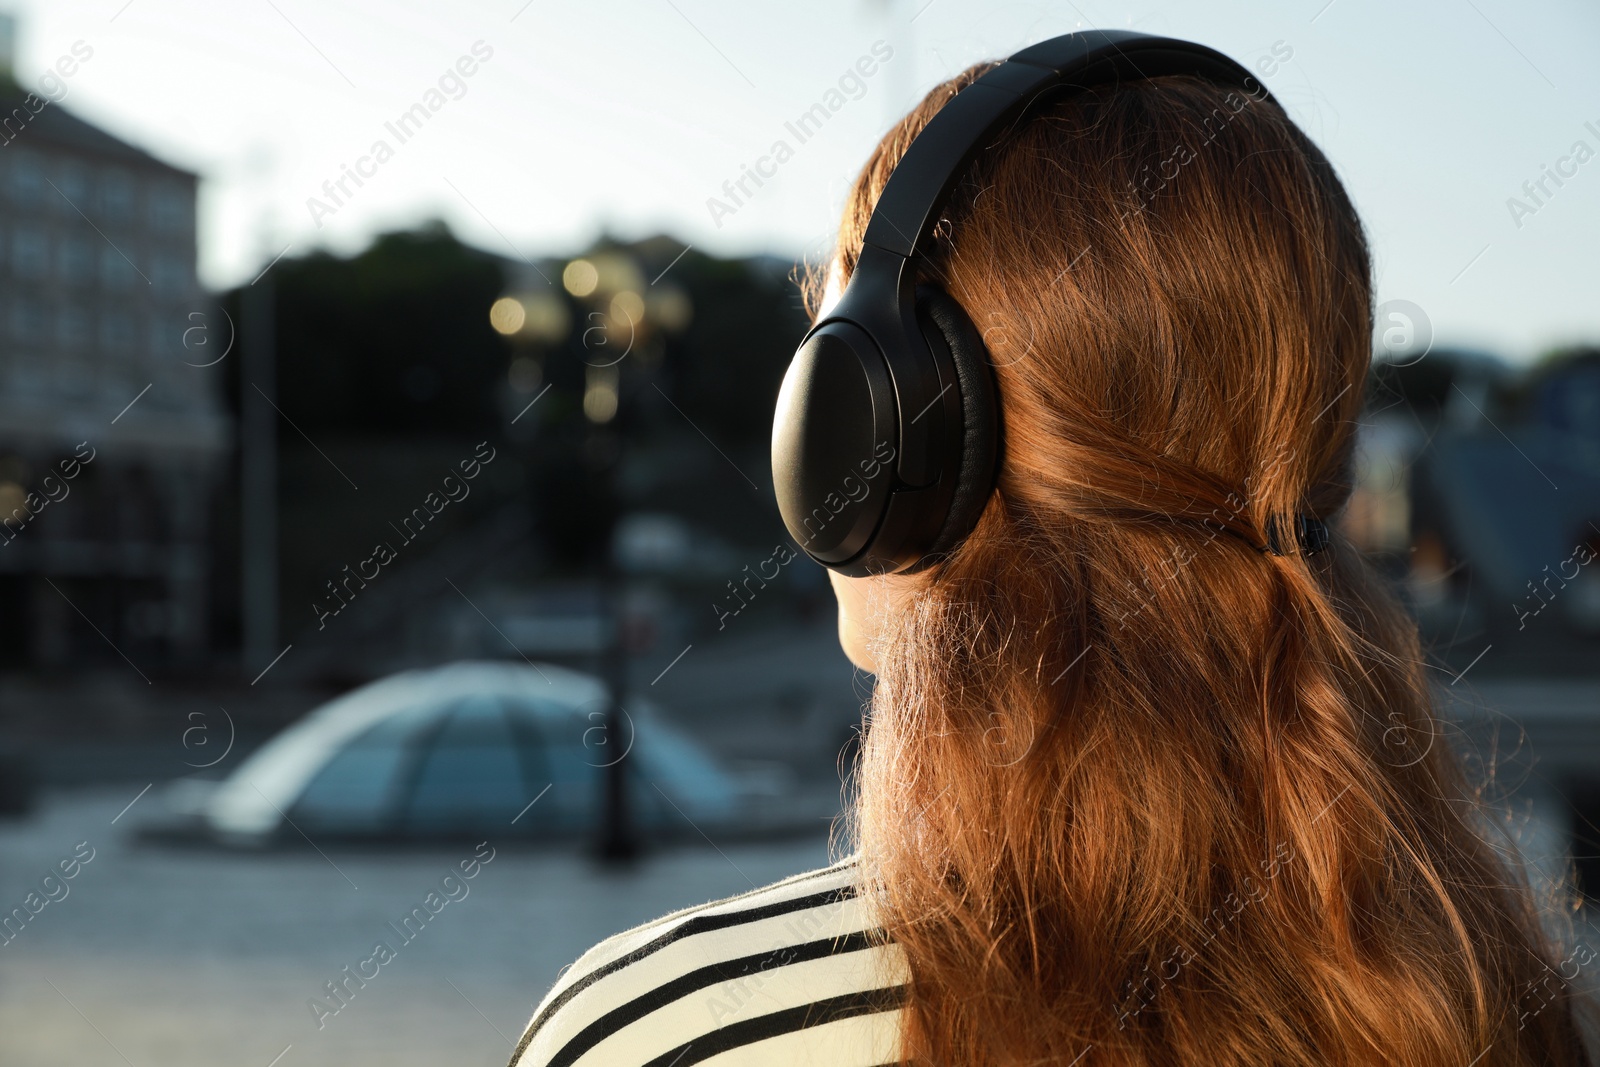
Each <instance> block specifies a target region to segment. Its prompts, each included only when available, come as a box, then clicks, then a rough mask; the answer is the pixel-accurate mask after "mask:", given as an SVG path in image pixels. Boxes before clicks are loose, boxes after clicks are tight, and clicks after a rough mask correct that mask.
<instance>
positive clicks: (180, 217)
mask: <svg viewBox="0 0 1600 1067" xmlns="http://www.w3.org/2000/svg"><path fill="white" fill-rule="evenodd" d="M193 221H194V209H193V208H192V207H191V206H190V203H189V194H188V192H187V191H186V190H185V189H183V188H182V187H180V186H177V185H172V184H168V183H162V184H161V185H158V186H156V187H155V189H153V190H151V193H150V225H152V226H154V227H155V228H156V229H158V230H160V231H162V232H164V233H182V232H183V231H184V230H187V229H188V228H189V226H190V224H191V223H192V222H193Z"/></svg>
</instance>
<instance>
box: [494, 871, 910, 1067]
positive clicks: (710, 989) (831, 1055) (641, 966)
mask: <svg viewBox="0 0 1600 1067" xmlns="http://www.w3.org/2000/svg"><path fill="white" fill-rule="evenodd" d="M905 981H906V972H905V964H904V957H903V955H902V954H901V953H900V950H899V947H898V946H897V945H894V944H892V943H889V942H888V941H887V939H886V938H885V936H884V934H883V931H882V930H881V929H879V928H878V927H877V926H876V925H875V923H874V922H873V920H872V917H871V915H870V914H869V912H868V909H867V908H866V907H865V902H864V901H863V900H862V898H861V896H860V889H859V886H858V883H857V867H856V862H855V859H854V858H853V857H852V858H850V859H846V860H844V861H842V862H840V863H836V864H834V865H832V866H829V867H823V868H819V869H818V870H814V871H807V872H805V873H803V874H798V875H795V876H794V877H792V878H785V879H783V880H782V881H779V882H774V883H772V884H771V885H767V886H762V887H760V888H758V889H753V890H751V891H749V892H747V893H740V894H739V895H737V896H732V897H727V898H725V899H723V900H716V901H712V902H710V903H708V904H701V905H697V906H695V907H692V908H685V909H683V910H681V911H675V912H672V913H671V914H668V915H664V916H662V917H661V918H659V919H656V920H654V921H652V922H648V923H645V924H644V925H642V926H637V927H634V928H633V929H631V930H627V931H624V932H623V933H620V934H617V935H616V936H614V937H610V938H607V939H606V940H604V941H602V942H601V943H600V944H598V945H596V946H595V947H594V948H592V949H590V950H589V951H588V952H586V953H584V954H583V956H581V957H580V958H579V959H578V961H577V962H576V963H574V964H573V965H572V966H571V967H570V968H568V969H567V971H566V972H565V973H564V974H563V975H562V977H561V979H560V980H559V981H558V982H557V983H556V985H555V987H554V988H553V989H551V990H550V992H549V993H548V994H547V995H546V996H545V998H544V1000H543V1001H542V1002H541V1003H540V1005H539V1007H538V1009H537V1010H536V1011H535V1012H534V1016H533V1020H532V1021H531V1022H530V1023H529V1024H528V1027H527V1029H526V1031H524V1033H523V1035H522V1040H521V1042H520V1043H519V1044H518V1046H517V1052H516V1054H515V1055H514V1056H513V1057H512V1064H513V1067H571V1065H579V1067H595V1065H599V1064H605V1065H606V1067H635V1065H638V1067H644V1065H646V1064H655V1065H659V1067H668V1065H672V1067H689V1065H690V1064H694V1063H700V1062H702V1061H705V1060H709V1059H712V1058H713V1057H715V1062H716V1064H717V1065H718V1067H725V1065H727V1067H731V1065H733V1064H737V1063H760V1064H765V1065H776V1064H801V1063H806V1064H810V1063H815V1064H828V1065H830V1067H851V1065H856V1067H869V1065H875V1064H881V1063H888V1062H892V1061H893V1060H894V1059H895V1058H896V1057H895V1046H896V1044H897V1043H898V1035H899V1020H900V1013H899V1008H900V1004H901V1001H902V999H903V996H904V984H905Z"/></svg>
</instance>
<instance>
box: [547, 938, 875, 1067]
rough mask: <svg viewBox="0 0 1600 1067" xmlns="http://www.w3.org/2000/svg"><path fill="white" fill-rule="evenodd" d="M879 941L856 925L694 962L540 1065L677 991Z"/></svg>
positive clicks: (564, 1059)
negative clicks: (844, 931)
mask: <svg viewBox="0 0 1600 1067" xmlns="http://www.w3.org/2000/svg"><path fill="white" fill-rule="evenodd" d="M883 943H884V941H883V931H882V930H862V931H860V932H858V933H852V934H843V935H841V936H838V937H827V938H821V939H819V940H816V941H807V942H804V943H803V944H798V945H787V946H782V947H779V948H776V949H769V950H768V951H766V952H756V953H752V954H751V955H748V956H740V957H737V958H735V959H730V960H723V961H721V962H719V963H713V964H709V965H707V966H705V967H700V968H697V969H696V970H693V971H690V972H689V973H687V974H685V975H683V976H682V977H679V978H674V979H673V980H672V981H670V982H666V983H663V984H662V985H659V986H656V987H655V988H654V989H652V990H650V991H649V992H648V993H644V994H642V995H640V996H638V997H636V998H634V999H633V1000H630V1001H628V1002H627V1003H626V1004H623V1005H622V1006H620V1007H617V1008H613V1009H612V1010H611V1011H608V1012H606V1013H605V1014H604V1015H602V1016H600V1017H599V1018H598V1019H596V1020H595V1021H594V1022H592V1023H590V1024H589V1025H588V1026H585V1027H584V1028H583V1029H582V1030H579V1031H578V1032H577V1033H576V1034H574V1035H573V1036H572V1038H571V1040H569V1041H568V1042H567V1043H566V1044H565V1045H562V1046H561V1049H560V1051H558V1052H557V1053H556V1054H555V1055H554V1056H552V1057H551V1058H550V1061H549V1063H548V1064H546V1065H545V1067H568V1065H569V1064H572V1063H575V1062H577V1060H578V1058H579V1057H580V1056H582V1055H583V1054H584V1053H585V1052H588V1051H589V1050H590V1049H591V1048H593V1047H594V1046H595V1045H598V1044H599V1043H600V1042H602V1041H604V1040H605V1039H606V1038H608V1037H610V1036H611V1035H612V1034H614V1033H616V1032H617V1031H619V1030H621V1029H622V1028H623V1027H625V1026H627V1025H628V1024H630V1023H634V1022H637V1021H638V1020H640V1019H642V1018H644V1017H645V1016H646V1015H649V1014H650V1013H651V1012H653V1011H655V1010H656V1009H657V1008H661V1007H664V1006H666V1005H667V1004H670V1003H672V1002H673V1001H674V1000H677V999H678V998H680V997H686V996H688V995H689V994H691V993H695V992H698V991H699V990H702V989H707V988H710V987H711V986H714V985H716V984H717V983H718V982H732V981H737V980H738V979H740V978H747V977H750V976H751V975H752V974H775V973H777V972H778V971H779V970H781V969H782V968H783V967H786V966H788V965H789V964H793V963H803V962H805V961H807V960H817V959H822V958H824V957H827V956H840V955H843V954H845V953H847V952H860V951H861V950H863V949H867V948H872V947H873V946H875V945H879V944H883Z"/></svg>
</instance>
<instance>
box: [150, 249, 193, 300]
mask: <svg viewBox="0 0 1600 1067" xmlns="http://www.w3.org/2000/svg"><path fill="white" fill-rule="evenodd" d="M150 281H151V284H153V285H154V286H155V290H156V292H158V293H161V294H163V295H168V296H171V295H178V294H182V293H185V292H187V291H188V289H189V271H188V269H187V266H186V264H185V263H184V261H183V260H182V259H181V258H180V257H178V256H168V255H158V256H156V257H155V258H154V259H153V260H151V262H150Z"/></svg>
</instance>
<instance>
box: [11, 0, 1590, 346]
mask: <svg viewBox="0 0 1600 1067" xmlns="http://www.w3.org/2000/svg"><path fill="white" fill-rule="evenodd" d="M0 10H7V11H9V12H10V13H12V14H13V15H15V16H16V18H17V19H18V23H19V25H18V43H17V61H16V73H17V76H18V80H19V81H21V82H23V83H24V84H28V85H36V84H37V82H38V79H39V77H40V76H41V75H42V74H43V73H44V72H45V71H46V70H47V69H48V68H50V67H52V66H54V65H55V64H56V63H57V61H58V59H59V58H60V57H62V56H66V55H70V54H72V51H73V48H74V46H75V45H76V46H78V48H79V51H80V53H81V52H82V51H83V49H84V48H85V47H87V48H88V49H90V50H92V56H91V57H90V58H89V59H87V60H85V61H83V62H82V63H80V64H79V65H78V66H77V68H76V70H75V71H74V73H73V74H72V75H71V76H70V77H69V78H66V79H64V84H65V86H66V95H65V96H64V97H63V98H62V100H61V106H63V107H65V108H67V109H68V110H70V111H73V112H74V113H76V114H77V115H79V116H80V117H82V118H84V119H87V120H89V121H91V122H94V123H96V124H98V125H100V126H102V127H103V128H105V129H107V130H109V131H111V132H112V133H114V134H116V135H118V136H120V137H122V138H123V139H125V140H128V141H130V142H132V143H134V144H136V145H138V146H140V147H142V148H144V149H146V150H148V151H150V152H152V153H153V154H155V155H156V156H158V157H160V158H161V159H164V160H166V161H167V162H169V163H172V164H175V165H177V166H181V167H184V168H186V169H190V170H193V171H195V172H197V173H198V174H200V175H201V177H202V185H201V201H200V208H199V210H200V225H199V241H200V250H199V269H200V277H201V280H202V282H203V283H205V284H207V285H209V286H212V287H226V286H231V285H235V284H238V283H239V282H241V281H248V280H249V279H250V278H252V277H253V276H255V275H256V273H257V272H258V271H259V270H260V269H261V268H262V267H263V266H265V265H266V263H268V262H269V261H270V260H271V259H272V258H273V257H274V256H275V255H278V254H280V253H284V252H285V250H287V252H286V254H287V255H290V256H298V255H302V254H304V253H306V252H308V251H311V250H312V249H315V248H319V247H320V248H328V249H332V250H335V251H339V252H351V251H355V250H358V249H359V248H361V247H363V246H364V245H365V244H366V243H367V242H368V241H370V240H371V238H372V237H373V235H375V234H377V233H381V232H384V231H386V230H390V229H396V228H405V227H410V226H414V225H416V224H418V223H419V222H421V221H423V220H426V219H430V218H443V219H444V220H445V221H446V222H448V223H449V225H450V226H451V228H452V229H453V230H454V231H455V232H456V233H457V234H458V235H460V236H461V237H462V238H463V239H465V240H467V241H469V242H471V243H473V244H475V245H478V246H480V247H483V248H485V249H489V250H491V251H496V252H499V253H502V254H505V255H519V256H544V255H573V254H577V253H578V252H580V251H582V250H583V249H584V248H585V247H586V246H587V245H589V244H590V243H591V242H593V241H594V240H595V239H596V238H597V237H598V236H600V235H601V234H602V233H605V234H611V235H614V236H618V237H622V238H635V237H642V236H646V235H649V234H654V233H667V234H670V235H672V236H674V237H676V238H678V239H679V240H681V241H683V242H684V243H685V244H686V245H689V246H693V247H694V248H697V249H700V250H702V251H705V252H709V253H715V254H726V255H737V254H748V253H756V252H767V253H775V254H778V255H784V256H802V255H804V256H811V257H818V256H821V255H822V254H824V253H825V252H826V250H827V249H828V247H829V245H830V242H831V239H832V234H833V230H834V226H835V224H836V220H837V213H838V211H839V208H840V206H841V204H842V202H843V197H844V193H845V191H846V189H847V188H848V184H849V182H850V180H851V179H852V178H853V176H854V174H855V172H856V171H857V169H858V168H859V167H860V165H861V163H862V161H863V160H864V159H865V157H866V155H867V153H868V152H869V150H870V149H871V147H872V146H873V144H874V143H876V141H877V138H878V137H879V136H880V135H881V134H882V132H883V131H884V130H885V129H886V128H887V127H888V125H889V124H890V123H891V122H892V121H893V120H894V119H896V118H897V117H898V116H899V115H901V114H902V113H903V112H904V111H905V110H906V109H907V108H908V107H909V106H910V105H911V104H912V103H913V102H914V101H915V100H916V99H918V98H919V97H920V96H921V95H922V94H923V93H925V92H926V91H927V90H928V89H929V88H931V87H932V86H933V85H934V84H936V83H937V82H938V81H940V80H942V79H943V78H946V77H948V76H950V75H952V74H954V73H956V72H957V71H959V70H961V69H962V68H963V67H965V66H966V65H968V64H970V63H972V62H975V61H978V60H980V59H988V58H994V57H1000V56H1004V55H1006V54H1008V53H1010V52H1013V51H1016V50H1017V49H1019V48H1022V47H1025V46H1026V45H1028V44H1030V43H1033V42H1035V41H1038V40H1041V39H1044V38H1046V37H1050V36H1053V35H1055V34H1059V33H1064V32H1068V31H1071V30H1074V29H1082V28H1088V27H1099V28H1127V29H1135V30H1141V31H1145V32H1151V33H1159V34H1165V35H1169V36H1175V37H1183V38H1188V39H1192V40H1197V41H1200V42H1203V43H1205V44H1208V45H1210V46H1212V47H1214V48H1218V49H1220V50H1222V51H1224V52H1226V53H1228V54H1230V55H1232V56H1233V57H1234V58H1236V59H1238V60H1239V61H1241V62H1243V63H1245V64H1246V65H1249V66H1251V67H1254V68H1256V69H1258V70H1260V71H1261V72H1262V80H1263V82H1264V83H1265V84H1266V86H1267V88H1268V89H1269V90H1270V91H1271V92H1272V93H1273V94H1274V96H1275V97H1276V98H1277V99H1278V101H1279V102H1280V103H1282V104H1283V105H1284V107H1285V108H1286V109H1287V110H1288V112H1289V114H1290V115H1291V116H1292V117H1293V118H1294V119H1295V120H1296V121H1297V122H1299V123H1300V124H1301V125H1302V126H1303V127H1304V128H1305V129H1306V130H1307V132H1308V133H1310V135H1311V136H1312V137H1313V138H1314V139H1315V140H1316V141H1317V142H1318V144H1320V145H1321V146H1322V148H1323V150H1324V151H1325V152H1326V153H1327V155H1328V156H1329V157H1330V159H1331V160H1332V161H1333V163H1334V165H1335V167H1336V168H1337V169H1338V171H1339V173H1340V175H1341V177H1342V178H1343V180H1344V182H1345V184H1346V186H1347V187H1348V188H1349V190H1350V192H1351V195H1352V197H1353V198H1354V200H1355V203H1356V206H1357V208H1358V210H1359V211H1360V212H1361V214H1362V217H1363V219H1364V221H1365V224H1366V226H1367V228H1368V232H1369V235H1370V237H1371V240H1372V245H1373V251H1374V259H1375V271H1376V283H1377V299H1378V301H1379V302H1380V310H1383V311H1384V312H1385V323H1384V324H1385V325H1386V326H1388V327H1393V328H1394V329H1395V330H1397V331H1399V332H1396V333H1395V334H1393V335H1392V336H1393V338H1394V339H1396V340H1402V341H1403V340H1405V339H1406V337H1407V334H1406V333H1405V331H1406V329H1407V328H1408V327H1409V328H1412V329H1413V330H1414V333H1413V334H1412V335H1411V336H1414V337H1415V338H1417V339H1419V340H1418V341H1416V342H1414V343H1421V339H1425V338H1431V340H1432V343H1433V344H1435V345H1464V346H1471V347H1477V348H1482V349H1485V350H1488V351H1491V352H1495V353H1497V354H1499V355H1502V356H1504V357H1506V358H1508V359H1511V360H1513V361H1517V362H1525V361H1528V360H1530V359H1533V358H1535V357H1536V356H1537V355H1538V354H1539V353H1541V352H1544V351H1547V350H1548V349H1550V348H1551V347H1553V346H1557V345H1562V344H1570V343H1574V342H1583V341H1589V342H1597V343H1600V299H1597V294H1600V255H1597V251H1596V250H1597V249H1600V64H1596V63H1595V62H1594V59H1593V56H1594V53H1595V50H1596V47H1597V45H1600V5H1595V4H1593V3H1591V2H1588V0H1545V2H1540V3H1537V5H1534V4H1528V3H1523V2H1519V0H1409V2H1407V3H1404V4H1397V3H1385V4H1377V3H1372V2H1370V0H1331V2H1329V0H1274V2H1265V0H1263V2H1259V3H1250V2H1244V0H1239V2H1227V3H1224V2H1208V3H1205V4H1199V3H1187V4H1179V3H1153V2H1149V3H1147V2H1110V0H1107V2H1093V0H1077V2H1062V3H1055V2H1043V0H1039V2H1030V3H1020V2H1018V3H1008V2H1004V0H931V2H930V0H875V2H863V0H810V2H808V3H806V4H778V3H767V4H755V3H749V2H744V3H732V2H722V0H615V2H612V0H605V2H599V3H594V4H585V5H576V4H571V3H559V4H558V3H554V2H551V0H453V2H443V0H440V2H433V3H422V2H400V0H388V2H378V0H227V2H226V3H219V2H217V0H0ZM80 42H81V44H80ZM875 49H876V51H875ZM862 57H871V59H870V61H869V62H868V63H866V64H865V66H864V67H863V68H862V69H871V70H872V73H871V75H870V76H865V77H858V78H856V79H854V80H851V79H850V78H849V77H848V76H847V75H848V74H849V72H851V70H852V68H855V67H856V64H857V63H858V61H860V60H861V59H862ZM469 70H470V71H471V73H470V74H467V73H464V72H466V71H469ZM842 76H846V79H845V82H844V84H843V86H842V89H843V91H844V93H845V103H844V105H843V106H842V107H840V108H839V109H838V111H837V112H836V113H834V114H833V116H832V117H831V118H830V119H829V121H828V122H827V123H826V124H825V125H824V126H823V128H822V129H820V130H818V131H816V132H815V133H814V134H813V135H812V136H811V137H809V138H808V139H807V140H806V141H805V143H803V144H797V143H796V139H795V138H794V137H793V136H792V135H791V134H788V133H787V132H786V127H785V123H786V122H792V121H793V120H794V119H795V118H797V117H798V116H799V115H800V114H801V113H803V112H805V111H806V110H807V109H808V108H810V107H811V106H812V105H813V104H815V103H818V102H819V101H823V100H824V98H825V96H826V94H828V93H829V92H830V91H831V90H835V89H840V88H841V77H842ZM430 92H435V93H439V94H440V96H439V97H434V98H433V100H432V102H434V103H436V104H437V103H438V101H439V99H441V98H442V100H443V103H442V105H441V106H438V107H437V110H436V111H434V112H432V113H431V117H430V118H429V119H428V121H427V122H426V123H425V124H423V125H422V126H421V128H420V129H416V128H411V127H408V128H406V129H404V130H401V131H400V132H401V134H403V135H405V138H404V140H403V141H402V140H401V138H400V137H399V136H396V134H395V133H394V132H393V131H390V130H389V128H388V126H387V125H386V124H393V123H396V122H397V121H398V120H399V118H400V116H402V115H403V114H405V113H406V112H407V110H408V109H410V108H411V107H412V106H413V105H415V104H418V103H424V104H427V103H429V102H430V100H429V97H428V94H429V93H430ZM780 138H782V139H785V140H788V141H789V142H790V143H791V145H794V153H793V156H792V157H791V158H787V159H785V160H784V161H783V162H782V164H781V165H779V166H777V168H776V169H777V173H776V174H775V175H774V176H773V177H771V178H769V179H767V180H765V181H764V184H762V185H761V186H760V187H759V188H754V187H753V186H750V185H747V189H749V190H753V192H751V195H749V196H741V197H740V201H739V202H738V203H737V204H735V203H734V202H733V201H732V200H731V199H730V198H729V196H728V194H727V193H726V192H725V191H724V184H725V183H730V182H734V181H737V180H738V179H739V178H740V176H741V175H742V174H743V172H744V171H743V169H744V167H746V166H748V165H751V164H754V163H755V162H756V161H757V160H758V159H759V158H760V157H761V156H763V155H766V154H767V153H768V152H769V150H770V148H771V146H772V144H773V142H774V141H776V140H778V139H780ZM380 140H382V141H384V142H385V143H386V144H387V145H388V147H389V149H390V150H391V151H390V152H389V153H388V154H386V155H385V154H383V153H379V154H378V156H375V155H374V154H373V148H374V145H375V143H376V142H378V141H380ZM1579 141H1582V142H1585V144H1586V145H1587V151H1588V153H1590V154H1592V155H1593V158H1591V155H1590V154H1585V153H1584V152H1581V151H1577V150H1576V144H1577V142H1579ZM379 156H381V157H382V158H381V159H380V158H379ZM1580 158H1581V161H1580ZM765 166H766V167H767V169H769V170H770V169H772V166H771V164H766V165H765ZM346 168H351V169H359V170H361V171H363V172H365V173H366V175H367V176H366V177H365V178H363V179H362V181H361V184H360V185H359V186H357V185H356V184H354V180H353V179H350V178H348V177H345V175H346V174H347V169H346ZM1552 171H1558V172H1561V173H1563V174H1564V175H1565V176H1564V177H1559V183H1558V182H1557V180H1556V179H1555V178H1551V177H1549V174H1550V173H1551V172H1552ZM1558 176H1559V175H1558ZM341 177H345V184H344V191H343V192H342V193H340V192H339V190H338V186H337V185H336V184H335V183H337V182H338V181H339V179H340V178H341ZM1541 180H1542V181H1543V189H1542V190H1541V189H1540V187H1539V185H1538V184H1536V183H1538V182H1540V181H1541ZM324 183H328V184H329V186H330V187H331V189H332V190H333V192H334V193H337V194H338V197H337V200H336V199H335V198H334V196H332V195H330V193H329V192H328V191H326V190H325V189H324ZM1525 183H1528V186H1527V188H1526V189H1525V188H1524V185H1525ZM1530 192H1531V195H1530ZM713 199H716V200H719V201H721V203H722V204H723V205H727V207H728V208H731V210H728V209H724V208H718V207H717V205H716V204H715V203H711V201H712V200H713ZM1513 199H1515V200H1516V201H1519V202H1520V204H1521V205H1522V206H1521V207H1518V206H1517V204H1515V203H1513V202H1512V201H1513ZM319 204H320V206H319ZM1390 311H1393V312H1394V315H1392V316H1391V315H1390V314H1389V312H1390Z"/></svg>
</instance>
